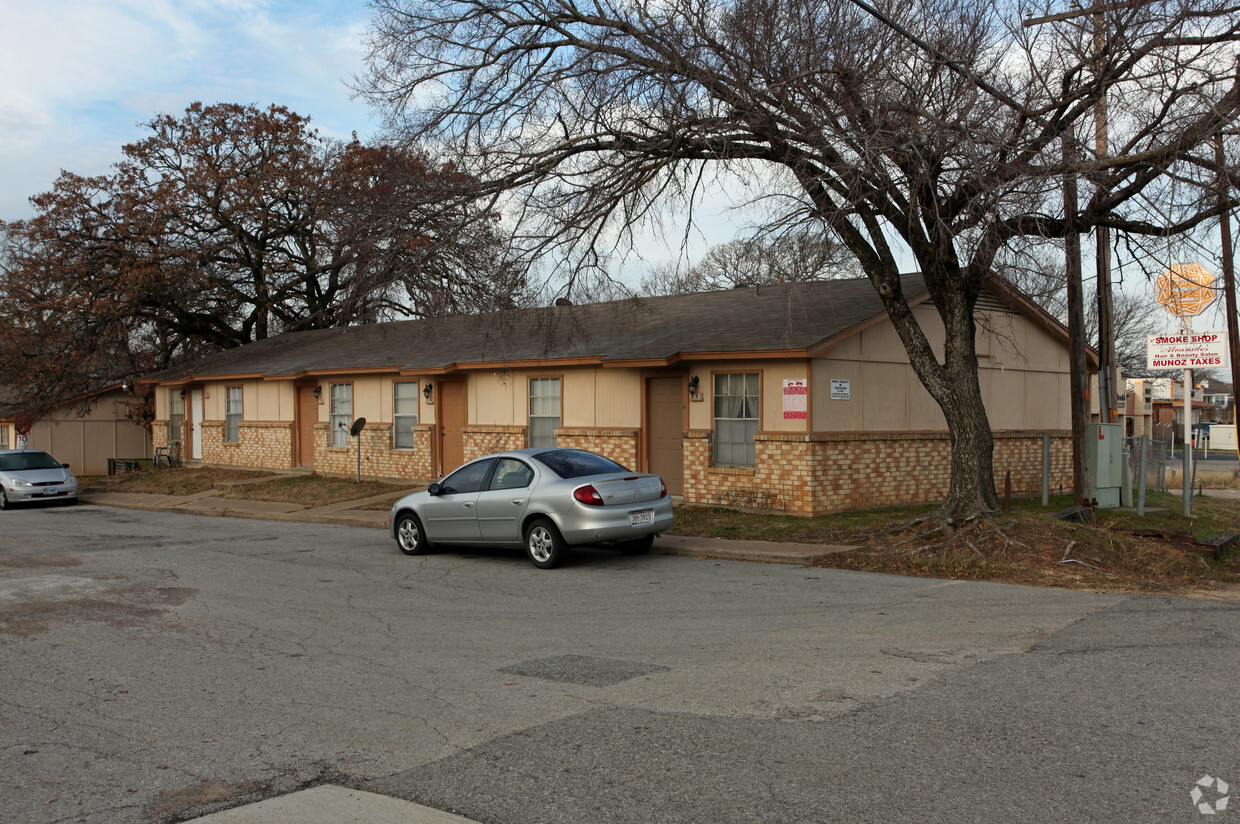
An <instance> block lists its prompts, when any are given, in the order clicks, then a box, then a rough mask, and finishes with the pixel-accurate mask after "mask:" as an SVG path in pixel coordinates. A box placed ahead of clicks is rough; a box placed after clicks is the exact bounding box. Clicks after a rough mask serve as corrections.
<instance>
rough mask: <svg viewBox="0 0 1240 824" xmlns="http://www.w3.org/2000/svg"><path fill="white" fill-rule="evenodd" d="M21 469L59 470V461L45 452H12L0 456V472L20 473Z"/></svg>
mask: <svg viewBox="0 0 1240 824" xmlns="http://www.w3.org/2000/svg"><path fill="white" fill-rule="evenodd" d="M23 469H60V461H58V460H56V459H55V458H53V457H52V456H51V455H49V454H47V453H46V452H14V453H13V454H12V455H0V472H20V471H22V470H23Z"/></svg>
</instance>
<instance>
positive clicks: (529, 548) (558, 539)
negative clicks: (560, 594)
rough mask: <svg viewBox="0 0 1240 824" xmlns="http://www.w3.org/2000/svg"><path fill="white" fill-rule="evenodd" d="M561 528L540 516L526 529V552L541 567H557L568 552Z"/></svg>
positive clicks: (535, 564)
mask: <svg viewBox="0 0 1240 824" xmlns="http://www.w3.org/2000/svg"><path fill="white" fill-rule="evenodd" d="M567 551H568V550H567V549H566V548H565V546H564V538H563V537H562V536H561V535H560V530H558V529H556V526H555V524H554V523H552V522H551V521H550V520H548V519H547V518H539V519H538V520H537V521H534V522H533V523H531V524H530V525H529V526H528V527H526V529H525V552H526V554H528V555H529V556H530V561H531V562H532V563H533V564H534V566H536V567H538V568H539V569H555V568H556V567H558V566H559V565H560V564H562V563H564V555H565V554H566V553H567Z"/></svg>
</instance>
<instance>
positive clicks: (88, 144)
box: [0, 0, 1222, 332]
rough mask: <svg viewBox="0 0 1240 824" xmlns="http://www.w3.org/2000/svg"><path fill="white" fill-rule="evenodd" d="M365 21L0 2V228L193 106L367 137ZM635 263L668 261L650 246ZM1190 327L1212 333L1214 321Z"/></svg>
mask: <svg viewBox="0 0 1240 824" xmlns="http://www.w3.org/2000/svg"><path fill="white" fill-rule="evenodd" d="M369 17H370V11H369V9H368V8H367V6H366V4H365V2H362V0H0V20H3V21H4V23H3V25H2V26H0V78H3V81H2V82H0V220H17V219H21V218H26V217H29V216H31V214H32V209H31V207H30V205H29V203H28V200H27V199H28V198H29V197H31V196H32V195H35V194H38V193H40V192H45V191H48V190H50V189H51V188H52V184H53V183H54V181H55V180H56V177H57V175H58V174H59V173H60V170H61V169H65V170H68V171H72V172H74V173H76V174H79V175H95V174H104V173H107V172H109V171H110V170H111V167H112V164H114V163H116V162H117V161H118V160H120V159H121V147H122V146H123V145H124V144H126V143H130V142H133V141H135V140H139V139H141V138H143V137H145V136H146V131H145V129H144V128H143V126H142V124H144V123H146V122H147V121H149V120H151V119H152V118H153V117H155V116H156V115H159V114H173V115H179V114H181V113H182V112H183V111H184V110H185V108H186V107H187V106H188V105H190V104H191V103H193V102H195V101H202V102H203V103H206V104H211V103H218V102H228V103H241V104H248V103H252V104H255V105H257V106H258V107H259V108H265V107H266V106H268V105H270V104H272V103H276V104H280V105H284V106H288V107H289V108H290V109H292V110H293V111H295V112H297V113H298V114H301V115H307V116H309V117H310V118H311V124H312V125H313V126H314V127H315V128H317V129H318V130H319V131H320V133H322V134H323V135H325V136H327V137H332V138H340V139H347V138H348V137H349V136H350V135H351V134H352V133H353V132H356V133H357V135H358V137H359V138H361V139H362V140H363V141H367V140H370V139H374V138H376V137H378V134H379V128H378V127H379V123H378V119H377V118H376V117H373V116H372V114H371V112H370V110H369V108H368V106H367V104H366V103H364V102H362V101H361V100H355V99H353V96H352V93H351V91H350V90H349V88H348V87H347V85H346V84H347V82H348V81H349V80H350V78H352V77H353V76H354V75H356V74H358V73H360V72H361V71H362V70H363V67H364V59H365V54H366V52H365V42H364V32H365V28H366V25H367V23H368V21H369ZM713 205H714V206H716V207H717V208H716V210H715V211H714V212H712V211H711V209H709V208H707V209H704V210H700V211H699V212H698V216H699V217H700V218H701V224H700V227H699V231H698V232H695V233H691V241H692V246H693V250H692V252H693V254H701V252H703V251H705V249H706V248H708V247H709V245H710V244H712V243H722V242H725V241H727V240H729V239H730V238H731V237H732V236H733V234H734V233H735V231H736V229H735V227H734V226H733V225H732V224H731V222H730V221H729V220H728V219H727V217H726V216H725V215H723V212H724V209H725V206H724V204H723V203H722V201H721V200H719V201H716V202H715V204H713ZM678 239H679V235H676V236H675V237H673V238H672V239H671V241H670V243H671V244H672V247H673V248H674V247H675V245H676V242H677V240H678ZM643 255H644V257H645V259H646V261H650V262H659V261H661V260H667V259H670V258H672V257H673V256H674V251H671V250H669V249H668V247H667V245H666V244H658V242H657V241H654V240H651V241H649V242H648V247H647V248H646V249H644V250H643ZM1085 268H1086V272H1087V274H1092V264H1091V262H1090V261H1089V260H1087V261H1086V267H1085ZM622 276H623V274H622ZM625 279H626V280H630V281H635V280H636V279H637V276H636V275H635V274H634V275H632V276H631V277H626V278H625ZM633 285H636V284H635V283H634V284H633ZM1142 287H1143V284H1138V285H1137V288H1142ZM1143 291H1146V292H1147V294H1149V295H1150V296H1152V290H1149V289H1148V287H1145V288H1144V289H1143ZM1219 303H1221V301H1219ZM1198 324H1199V325H1197V326H1196V327H1195V328H1197V329H1199V330H1200V329H1203V328H1211V327H1221V326H1222V320H1221V315H1219V314H1218V313H1217V310H1212V311H1209V312H1207V314H1206V316H1205V317H1203V318H1201V319H1200V320H1199V321H1198ZM1173 325H1174V324H1173V323H1172V322H1171V321H1170V319H1168V322H1167V324H1166V326H1168V327H1169V328H1170V327H1173ZM1156 331H1164V330H1163V329H1156V330H1151V332H1156Z"/></svg>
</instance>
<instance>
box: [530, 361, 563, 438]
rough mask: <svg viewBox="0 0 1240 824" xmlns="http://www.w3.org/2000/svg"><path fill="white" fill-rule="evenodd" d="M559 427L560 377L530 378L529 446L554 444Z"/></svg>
mask: <svg viewBox="0 0 1240 824" xmlns="http://www.w3.org/2000/svg"><path fill="white" fill-rule="evenodd" d="M559 428H560V379H559V378H530V444H529V445H530V446H531V447H540V446H541V447H547V446H555V430H557V429H559Z"/></svg>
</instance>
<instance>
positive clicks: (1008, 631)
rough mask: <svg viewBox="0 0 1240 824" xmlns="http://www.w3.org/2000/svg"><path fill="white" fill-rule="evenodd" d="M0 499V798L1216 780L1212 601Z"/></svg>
mask: <svg viewBox="0 0 1240 824" xmlns="http://www.w3.org/2000/svg"><path fill="white" fill-rule="evenodd" d="M0 523H2V524H3V529H2V530H0V678H2V680H0V684H3V690H0V730H2V731H3V735H2V736H0V770H3V774H4V776H5V780H4V782H2V784H0V810H3V811H4V813H3V816H2V817H3V820H6V821H14V822H21V824H50V822H77V821H86V822H109V824H111V823H112V822H116V823H117V824H128V823H129V822H174V821H183V820H187V819H190V818H193V817H196V816H200V815H204V814H207V813H210V812H213V811H216V810H220V809H225V808H229V807H233V806H237V805H239V804H243V803H247V802H250V801H254V800H257V799H260V798H264V797H269V796H272V795H278V794H282V793H286V792H291V791H293V790H296V789H299V788H302V787H306V786H312V785H315V784H318V783H322V782H330V783H333V784H340V785H344V786H350V787H355V788H359V789H365V790H369V791H371V792H378V793H384V794H388V795H392V796H396V797H401V798H406V799H410V800H414V801H417V802H419V803H422V804H426V805H428V806H431V807H436V808H438V809H443V810H447V811H451V812H455V813H458V814H460V815H464V816H467V817H469V818H471V819H474V820H476V821H479V822H483V824H501V823H502V824H524V823H526V822H528V823H529V824H535V822H542V823H543V824H552V822H566V823H567V822H573V823H574V824H579V822H617V823H621V822H623V823H626V824H627V822H633V823H634V824H637V822H652V821H658V822H685V823H686V824H708V823H710V824H718V823H719V822H738V823H739V822H746V824H748V823H749V822H772V824H774V823H775V822H792V821H796V822H835V821H839V822H870V821H873V822H880V821H881V822H889V821H909V822H968V821H979V822H981V821H986V822H992V821H996V820H1011V821H1040V822H1045V821H1055V822H1057V821H1064V822H1067V821H1072V822H1090V821H1098V822H1111V821H1115V822H1121V821H1122V822H1126V823H1127V822H1141V821H1158V822H1167V821H1197V820H1200V813H1199V812H1198V811H1197V809H1196V808H1195V807H1194V805H1193V804H1192V803H1191V801H1190V798H1189V792H1190V791H1191V790H1192V788H1193V785H1194V782H1195V781H1197V779H1198V778H1200V777H1202V776H1203V775H1205V774H1210V775H1215V776H1219V777H1221V778H1223V779H1225V780H1227V781H1229V782H1240V757H1238V754H1237V743H1238V742H1240V735H1238V734H1240V722H1238V721H1237V713H1236V712H1235V694H1236V692H1237V687H1240V678H1238V677H1237V674H1238V668H1237V663H1238V653H1240V620H1238V619H1240V605H1238V604H1236V603H1211V602H1206V601H1193V600H1186V599H1176V598H1158V597H1143V596H1122V595H1094V594H1088V593H1080V592H1066V591H1055V590H1041V589H1032V588H1025V587H1014V586H1005V585H996V584H977V583H962V582H952V581H936V580H925V579H905V578H898V577H892V576H880V575H867V574H860V573H849V572H843V571H836V570H825V569H810V568H804V567H798V566H792V565H771V564H754V563H740V562H732V561H715V560H696V559H690V558H678V557H664V556H646V557H628V556H621V555H618V554H615V553H614V552H610V551H606V550H597V551H586V552H582V553H580V554H579V555H578V556H576V557H575V558H574V559H573V560H572V561H571V562H570V563H569V564H568V565H566V566H565V567H564V568H562V569H559V570H553V571H540V570H537V569H535V568H534V567H533V566H532V565H530V564H529V563H528V562H527V561H525V560H524V558H523V557H522V556H521V555H520V554H519V553H516V552H500V551H473V552H452V553H443V554H432V555H428V556H423V557H417V558H407V557H405V556H403V555H400V554H399V553H398V552H397V551H396V549H395V547H394V546H393V545H392V544H391V541H390V540H389V539H388V538H387V536H386V535H384V534H382V533H380V532H378V531H376V530H368V529H362V528H356V527H347V526H326V525H314V524H303V523H278V522H265V521H251V520H239V519H230V518H211V517H203V516H195V515H183V514H173V513H161V512H145V511H134V510H121V509H110V508H107V507H99V506H86V505H83V506H78V507H73V508H38V509H21V510H16V511H11V512H5V513H2V514H0ZM1237 786H1240V784H1238V785H1237ZM1228 812H1230V813H1231V814H1236V813H1235V811H1228ZM1225 814H1226V813H1224V815H1225Z"/></svg>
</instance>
